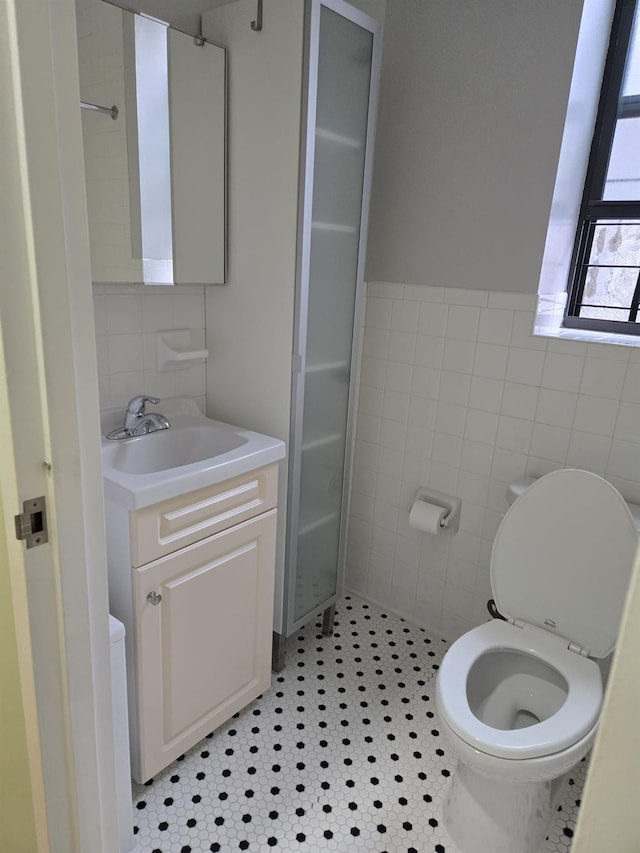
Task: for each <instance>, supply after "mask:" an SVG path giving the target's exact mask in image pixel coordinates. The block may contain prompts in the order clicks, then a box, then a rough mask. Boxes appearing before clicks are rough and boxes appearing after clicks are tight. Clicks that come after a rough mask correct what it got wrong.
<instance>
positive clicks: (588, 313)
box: [579, 305, 629, 323]
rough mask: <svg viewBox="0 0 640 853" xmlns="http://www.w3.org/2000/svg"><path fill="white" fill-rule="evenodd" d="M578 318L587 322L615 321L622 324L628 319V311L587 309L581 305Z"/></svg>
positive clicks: (619, 309)
mask: <svg viewBox="0 0 640 853" xmlns="http://www.w3.org/2000/svg"><path fill="white" fill-rule="evenodd" d="M579 316H580V317H582V318H583V319H587V320H616V321H619V322H622V323H624V322H626V321H628V319H629V311H624V310H622V309H621V308H589V307H588V306H584V305H583V306H582V308H581V309H580V315H579Z"/></svg>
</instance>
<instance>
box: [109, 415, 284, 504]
mask: <svg viewBox="0 0 640 853" xmlns="http://www.w3.org/2000/svg"><path fill="white" fill-rule="evenodd" d="M155 410H156V411H160V412H162V414H163V415H165V416H166V417H167V418H168V420H169V422H170V424H171V427H170V428H169V429H167V430H159V431H157V432H153V433H149V434H148V435H141V436H137V437H136V438H126V439H119V440H112V439H107V438H106V437H105V436H106V434H107V433H108V432H110V431H111V430H112V429H115V428H117V427H119V426H121V425H122V420H123V414H124V413H123V411H122V409H117V410H110V411H107V412H104V413H103V414H102V418H101V426H102V436H103V437H102V467H103V477H104V489H105V497H106V498H107V500H112V501H114V502H115V503H117V504H119V505H120V506H123V507H125V508H126V509H141V508H142V507H145V506H150V505H151V504H154V503H158V502H159V501H163V500H167V499H169V498H173V497H176V496H177V495H180V494H186V493H187V492H191V491H195V490H196V489H202V488H204V487H206V486H210V485H214V484H216V483H220V482H222V481H223V480H228V479H230V478H231V477H237V476H239V475H240V474H246V473H247V472H248V471H252V470H254V469H256V468H261V467H262V466H264V465H269V464H270V463H272V462H277V461H278V460H279V459H283V458H284V456H285V445H284V442H282V441H280V440H279V439H276V438H271V437H269V436H266V435H261V434H260V433H257V432H250V431H249V430H243V429H239V428H238V427H234V426H230V425H229V424H225V423H221V422H220V421H214V420H211V419H210V418H206V417H204V415H202V413H201V412H200V410H199V409H198V407H197V406H196V404H195V403H194V402H193V400H188V399H172V400H163V401H162V402H161V403H160V404H159V405H158V407H157V408H156V409H155ZM147 411H154V409H153V407H151V408H150V407H147Z"/></svg>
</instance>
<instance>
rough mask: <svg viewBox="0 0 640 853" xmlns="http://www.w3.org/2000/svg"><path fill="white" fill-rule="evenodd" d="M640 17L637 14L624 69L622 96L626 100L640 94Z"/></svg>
mask: <svg viewBox="0 0 640 853" xmlns="http://www.w3.org/2000/svg"><path fill="white" fill-rule="evenodd" d="M639 21H640V17H639V16H638V14H637V13H636V20H635V22H634V26H633V35H632V36H631V44H630V47H629V55H628V56H627V65H626V68H625V69H624V75H625V76H624V83H623V86H622V96H623V97H624V98H626V97H629V96H630V95H639V94H640V38H638V28H639V26H640V24H639Z"/></svg>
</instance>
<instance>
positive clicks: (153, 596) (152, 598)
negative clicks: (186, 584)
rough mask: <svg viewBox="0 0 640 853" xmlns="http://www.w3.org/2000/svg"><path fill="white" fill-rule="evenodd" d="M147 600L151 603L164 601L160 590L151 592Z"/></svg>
mask: <svg viewBox="0 0 640 853" xmlns="http://www.w3.org/2000/svg"><path fill="white" fill-rule="evenodd" d="M147 601H148V602H149V604H160V602H161V601H162V596H161V595H160V593H159V592H155V590H154V591H153V592H150V593H149V595H148V596H147Z"/></svg>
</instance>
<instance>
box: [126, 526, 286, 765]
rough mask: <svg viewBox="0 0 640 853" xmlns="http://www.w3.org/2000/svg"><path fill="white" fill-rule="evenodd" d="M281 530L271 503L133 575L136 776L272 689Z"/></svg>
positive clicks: (163, 762) (176, 753) (162, 762)
mask: <svg viewBox="0 0 640 853" xmlns="http://www.w3.org/2000/svg"><path fill="white" fill-rule="evenodd" d="M275 534H276V510H275V509H273V510H271V511H269V512H266V513H263V514H262V515H260V516H258V517H256V518H254V519H251V520H250V521H245V522H243V523H241V524H238V525H236V526H235V527H232V528H230V529H228V530H225V531H223V532H222V533H218V534H216V535H215V536H211V537H209V538H208V539H205V540H203V541H201V542H198V543H196V544H194V545H190V546H189V547H187V548H184V549H182V550H181V551H178V552H177V553H174V554H171V555H169V556H167V557H163V558H162V559H159V560H156V561H155V562H153V563H149V564H147V565H145V566H143V567H142V568H138V569H135V570H134V571H133V575H134V581H133V585H134V600H135V612H136V631H135V638H136V677H137V686H138V734H139V753H140V754H139V756H138V758H139V763H138V762H136V761H134V774H136V775H137V779H138V781H140V782H144V781H146V780H147V779H149V778H150V777H151V776H153V775H154V773H157V772H158V771H159V770H161V769H162V768H164V767H166V766H167V765H168V764H170V762H171V761H173V760H174V759H175V758H177V757H178V756H179V755H181V754H182V753H183V752H184V751H185V750H187V749H189V748H190V747H192V746H193V745H194V744H196V743H197V742H198V741H199V740H201V739H202V738H203V737H204V736H205V735H207V734H208V733H209V732H211V731H213V729H215V728H216V727H217V726H219V725H220V724H221V723H223V722H224V721H225V720H227V719H229V717H231V716H232V715H233V714H235V712H236V711H238V710H239V709H240V708H243V707H244V706H245V705H247V704H248V703H249V702H250V701H251V700H252V699H254V698H255V697H256V696H258V695H259V694H260V693H262V692H263V691H264V690H265V689H266V688H267V687H269V685H270V682H271V632H272V615H273V613H272V612H273V583H274V578H273V575H274V565H275ZM158 596H160V598H158ZM136 765H137V767H136Z"/></svg>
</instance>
